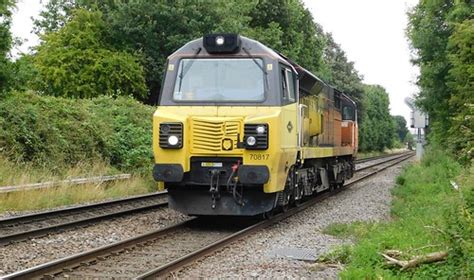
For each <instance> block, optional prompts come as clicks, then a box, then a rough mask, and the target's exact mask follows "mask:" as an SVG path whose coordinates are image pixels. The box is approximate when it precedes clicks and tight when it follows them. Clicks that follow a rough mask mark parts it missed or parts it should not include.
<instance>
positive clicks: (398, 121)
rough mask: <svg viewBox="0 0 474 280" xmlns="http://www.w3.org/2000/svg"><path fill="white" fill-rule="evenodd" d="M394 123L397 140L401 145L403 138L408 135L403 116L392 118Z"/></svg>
mask: <svg viewBox="0 0 474 280" xmlns="http://www.w3.org/2000/svg"><path fill="white" fill-rule="evenodd" d="M392 117H393V120H394V122H395V129H396V133H397V136H398V140H399V141H400V142H402V143H403V141H404V140H405V136H406V135H407V134H408V128H407V121H406V120H405V118H404V117H403V116H392Z"/></svg>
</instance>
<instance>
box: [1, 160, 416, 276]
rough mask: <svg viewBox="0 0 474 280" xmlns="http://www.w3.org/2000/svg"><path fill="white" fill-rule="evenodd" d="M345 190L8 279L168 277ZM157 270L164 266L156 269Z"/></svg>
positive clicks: (144, 238)
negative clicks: (265, 215) (271, 212)
mask: <svg viewBox="0 0 474 280" xmlns="http://www.w3.org/2000/svg"><path fill="white" fill-rule="evenodd" d="M412 156H413V153H408V154H404V155H401V156H398V157H396V158H391V159H389V160H387V161H384V162H383V163H379V164H377V168H376V166H375V165H372V166H369V167H366V168H363V170H364V172H363V173H364V174H362V171H361V170H360V169H359V171H356V172H357V173H359V174H360V175H359V174H358V176H356V177H355V178H354V179H352V180H351V181H349V182H347V183H346V184H345V187H349V186H351V185H353V184H355V183H357V182H360V181H362V180H364V179H366V178H368V177H370V176H373V175H375V174H377V173H379V172H381V171H382V170H385V169H387V168H389V167H391V166H394V165H396V164H399V163H400V162H402V161H404V160H407V159H409V158H411V157H412ZM370 169H372V170H370ZM344 189H345V188H342V189H339V190H336V191H335V192H332V193H329V192H326V193H322V194H321V195H318V196H316V197H314V198H311V199H309V200H308V201H306V202H304V203H302V204H300V205H299V206H298V207H295V208H292V209H290V210H289V211H287V212H283V213H280V214H277V215H275V216H274V217H272V218H270V219H268V220H263V221H258V220H233V219H229V218H226V219H221V220H218V221H217V222H216V221H215V220H212V221H209V220H206V219H203V218H191V219H190V220H188V221H185V222H182V223H179V224H176V225H173V226H170V227H167V228H164V229H160V230H157V231H154V232H151V233H147V234H144V235H141V236H138V237H134V238H131V239H127V240H124V241H120V242H117V243H114V244H110V245H107V246H104V247H100V248H97V249H94V250H91V251H88V252H84V253H80V254H76V255H73V256H70V257H66V258H63V259H59V260H56V261H52V262H49V263H46V264H42V265H39V266H36V267H32V268H29V269H26V270H23V271H19V272H16V273H13V274H10V275H6V276H4V279H30V278H32V277H40V278H41V277H46V278H50V277H54V278H55V279H56V278H58V279H61V278H94V279H102V278H113V279H130V278H135V279H154V278H156V277H164V276H166V275H169V273H171V272H172V271H176V270H178V269H180V268H182V267H183V266H185V265H187V264H189V263H191V262H193V261H195V260H197V259H199V258H201V257H203V256H205V255H208V254H210V253H212V252H215V251H216V250H218V249H220V248H222V247H224V246H226V245H228V244H229V243H231V242H233V241H235V240H238V239H241V238H244V237H245V236H248V235H250V234H252V233H254V232H256V231H258V230H260V229H262V228H265V227H268V226H270V225H272V224H275V223H278V222H279V221H281V220H283V219H286V218H287V217H290V216H292V215H294V214H296V213H298V212H300V211H302V210H304V209H306V208H308V207H309V206H311V205H313V204H314V203H316V202H318V201H321V200H324V199H326V198H327V197H329V196H332V195H334V194H335V193H338V192H340V191H344ZM157 265H160V266H159V267H156V266H157Z"/></svg>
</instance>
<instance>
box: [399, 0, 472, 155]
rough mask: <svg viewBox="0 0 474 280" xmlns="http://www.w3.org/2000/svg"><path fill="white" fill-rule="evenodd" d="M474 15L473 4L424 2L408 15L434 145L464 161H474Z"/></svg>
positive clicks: (447, 0) (420, 98)
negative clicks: (435, 143)
mask: <svg viewBox="0 0 474 280" xmlns="http://www.w3.org/2000/svg"><path fill="white" fill-rule="evenodd" d="M473 23H474V14H473V5H472V3H471V1H469V0H458V1H453V0H422V1H420V2H419V4H418V5H417V6H416V7H415V8H414V9H413V10H412V11H411V12H410V13H409V28H408V31H407V34H408V37H409V38H410V41H411V44H412V48H413V53H414V59H413V63H414V64H415V65H418V66H419V67H420V76H419V78H418V85H419V86H420V93H419V96H418V98H417V101H418V104H419V105H420V106H421V107H422V108H423V109H424V110H425V111H426V112H427V113H428V114H429V116H430V123H431V139H432V140H434V141H437V142H440V143H445V144H447V146H448V148H449V149H450V150H451V151H452V152H453V153H455V154H456V155H457V156H459V158H460V159H462V160H464V161H470V160H472V159H473V156H474V134H473V132H472V129H473V123H474V121H473V115H474V112H473V111H474V109H473V106H474V105H473V104H474V68H473V65H474V54H473V46H472V42H473V41H474V27H473Z"/></svg>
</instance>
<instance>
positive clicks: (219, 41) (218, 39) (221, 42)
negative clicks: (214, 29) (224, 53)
mask: <svg viewBox="0 0 474 280" xmlns="http://www.w3.org/2000/svg"><path fill="white" fill-rule="evenodd" d="M216 45H218V46H222V45H224V37H223V36H217V37H216Z"/></svg>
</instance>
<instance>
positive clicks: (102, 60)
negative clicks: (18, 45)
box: [34, 9, 146, 98]
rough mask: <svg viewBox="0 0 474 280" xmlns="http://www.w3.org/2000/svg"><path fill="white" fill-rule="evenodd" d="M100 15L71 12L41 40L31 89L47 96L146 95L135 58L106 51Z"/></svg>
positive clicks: (139, 66)
mask: <svg viewBox="0 0 474 280" xmlns="http://www.w3.org/2000/svg"><path fill="white" fill-rule="evenodd" d="M105 28H106V27H105V23H104V21H103V19H102V13H101V12H99V11H94V12H90V11H87V10H83V9H77V10H75V13H74V15H73V17H72V18H71V20H70V21H69V22H68V24H66V25H65V26H64V27H63V28H61V29H60V30H58V31H57V32H50V33H46V34H45V35H43V36H42V40H43V43H42V44H41V45H40V46H39V47H38V48H37V53H36V55H35V59H34V60H35V66H36V69H37V71H38V74H39V78H38V79H37V80H36V83H35V85H34V87H35V89H37V90H38V91H40V92H44V93H46V94H49V95H56V96H67V97H79V98H90V97H95V96H98V95H108V96H118V95H133V96H135V97H137V98H142V97H144V96H145V95H146V86H145V83H144V77H143V69H142V67H141V65H140V64H139V63H138V62H137V59H136V57H134V56H133V55H131V54H129V53H126V52H123V51H115V50H113V49H109V48H107V45H106V44H105V43H104V41H103V34H104V32H105Z"/></svg>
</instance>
